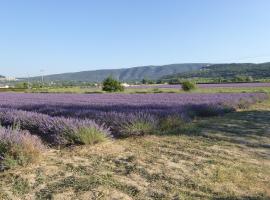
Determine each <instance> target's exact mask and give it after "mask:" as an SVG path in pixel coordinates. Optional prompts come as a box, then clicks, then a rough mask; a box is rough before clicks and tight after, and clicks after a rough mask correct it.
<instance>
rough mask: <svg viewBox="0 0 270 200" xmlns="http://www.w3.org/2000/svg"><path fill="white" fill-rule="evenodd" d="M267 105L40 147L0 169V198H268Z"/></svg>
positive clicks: (269, 177)
mask: <svg viewBox="0 0 270 200" xmlns="http://www.w3.org/2000/svg"><path fill="white" fill-rule="evenodd" d="M269 105H270V104H261V105H257V106H256V110H254V109H255V108H252V110H250V111H244V112H239V113H232V114H228V115H226V116H225V117H219V118H215V119H208V120H203V121H199V122H196V123H195V124H194V126H197V129H198V131H197V132H196V134H192V133H191V134H182V135H181V134H180V135H174V136H153V135H152V136H145V137H140V138H128V139H123V140H114V141H106V142H104V143H101V144H97V145H95V146H84V147H74V148H69V149H64V150H61V151H60V150H48V151H46V152H45V153H44V156H43V158H42V160H41V161H40V162H39V163H38V164H33V165H32V166H27V167H24V168H17V169H14V170H10V171H7V172H4V173H0V179H1V182H0V199H65V200H66V199H87V200H88V199H117V200H118V199H270V189H269V188H270V148H269V147H268V146H267V144H269V143H268V142H269V138H270V137H269V132H270V131H269V130H270V124H269V123H268V122H269V120H270V119H269V118H270V114H269V112H267V109H266V108H269ZM260 108H261V110H260ZM261 138H263V140H262V139H261Z"/></svg>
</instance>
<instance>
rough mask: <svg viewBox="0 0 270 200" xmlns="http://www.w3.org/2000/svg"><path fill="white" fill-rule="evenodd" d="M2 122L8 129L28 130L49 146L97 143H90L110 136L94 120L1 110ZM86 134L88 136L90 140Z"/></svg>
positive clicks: (0, 117)
mask: <svg viewBox="0 0 270 200" xmlns="http://www.w3.org/2000/svg"><path fill="white" fill-rule="evenodd" d="M0 122H1V124H2V125H3V126H6V127H8V126H14V125H17V126H19V127H20V128H21V129H23V130H28V131H29V132H30V133H31V134H35V135H38V136H39V137H40V138H41V139H42V140H43V141H45V142H47V143H48V144H51V145H58V146H66V145H71V144H91V143H93V142H94V143H96V142H97V141H93V142H90V141H89V139H90V138H91V137H94V136H98V135H99V134H100V136H99V137H98V138H105V137H107V136H109V135H110V132H109V131H108V130H107V129H106V128H104V127H103V126H102V125H97V124H96V123H95V122H94V121H92V120H80V119H74V118H64V117H51V116H49V115H45V114H40V113H35V112H27V111H21V110H14V109H0ZM84 134H88V140H86V138H87V136H86V135H84ZM102 136H103V137H102ZM96 139H97V138H96ZM97 140H98V139H97Z"/></svg>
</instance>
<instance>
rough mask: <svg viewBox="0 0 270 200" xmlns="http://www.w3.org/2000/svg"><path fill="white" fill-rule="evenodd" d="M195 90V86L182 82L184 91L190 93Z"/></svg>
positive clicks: (188, 82)
mask: <svg viewBox="0 0 270 200" xmlns="http://www.w3.org/2000/svg"><path fill="white" fill-rule="evenodd" d="M195 88H196V84H195V83H193V82H191V81H184V82H182V89H183V90H184V91H190V90H193V89H195Z"/></svg>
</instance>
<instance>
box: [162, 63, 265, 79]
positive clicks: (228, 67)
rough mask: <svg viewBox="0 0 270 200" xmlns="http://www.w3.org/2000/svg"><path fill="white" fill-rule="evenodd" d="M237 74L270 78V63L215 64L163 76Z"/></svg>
mask: <svg viewBox="0 0 270 200" xmlns="http://www.w3.org/2000/svg"><path fill="white" fill-rule="evenodd" d="M235 76H252V77H253V78H270V62H269V63H260V64H253V63H231V64H213V65H208V66H204V67H202V68H201V69H198V70H194V71H187V72H181V73H178V74H172V75H167V76H164V77H162V79H163V80H170V79H177V78H226V79H229V78H233V77H235Z"/></svg>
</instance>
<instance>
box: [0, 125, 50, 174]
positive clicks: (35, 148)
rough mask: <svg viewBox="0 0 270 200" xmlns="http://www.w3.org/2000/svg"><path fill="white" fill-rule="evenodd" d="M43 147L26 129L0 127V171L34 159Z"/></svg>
mask: <svg viewBox="0 0 270 200" xmlns="http://www.w3.org/2000/svg"><path fill="white" fill-rule="evenodd" d="M44 148H45V147H44V145H43V144H42V142H41V140H40V139H39V138H38V137H37V136H34V135H31V134H30V133H29V132H28V131H21V130H19V129H12V128H3V127H0V171H3V170H5V169H8V168H12V167H14V166H16V165H22V166H24V165H27V164H28V163H31V162H34V161H36V160H37V159H38V158H39V157H40V155H41V152H42V151H43V150H44Z"/></svg>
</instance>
